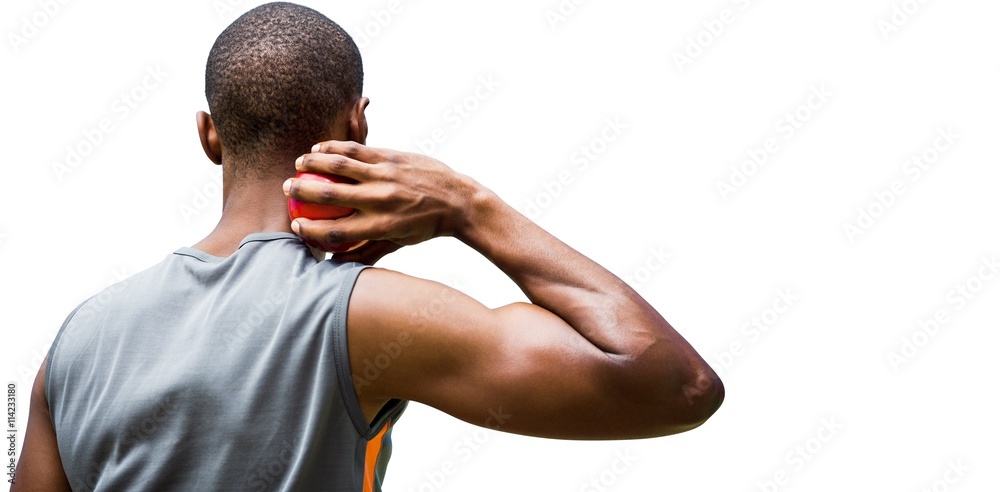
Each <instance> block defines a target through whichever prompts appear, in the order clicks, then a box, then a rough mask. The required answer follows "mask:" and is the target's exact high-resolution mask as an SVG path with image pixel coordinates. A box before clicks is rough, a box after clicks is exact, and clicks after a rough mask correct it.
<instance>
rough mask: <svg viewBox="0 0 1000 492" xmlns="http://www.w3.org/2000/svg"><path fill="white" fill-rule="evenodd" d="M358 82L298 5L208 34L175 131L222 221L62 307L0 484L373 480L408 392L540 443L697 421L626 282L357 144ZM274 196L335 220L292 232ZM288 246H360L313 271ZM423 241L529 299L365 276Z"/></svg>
mask: <svg viewBox="0 0 1000 492" xmlns="http://www.w3.org/2000/svg"><path fill="white" fill-rule="evenodd" d="M361 93H362V66H361V57H360V54H359V53H358V50H357V47H356V46H355V44H354V43H353V41H352V40H351V39H350V37H349V36H348V35H347V34H346V33H345V32H344V31H343V30H342V29H341V28H340V27H339V26H338V25H337V24H335V23H334V22H332V21H330V20H329V19H327V18H326V17H324V16H322V15H321V14H319V13H318V12H316V11H313V10H311V9H307V8H304V7H300V6H297V5H293V4H288V3H272V4H267V5H263V6H261V7H258V8H255V9H253V10H251V11H250V12H248V13H247V14H245V15H243V16H242V17H240V18H239V19H237V20H236V21H235V22H233V24H232V25H230V26H229V27H228V28H227V29H226V30H225V31H224V32H223V33H222V34H221V35H220V36H219V38H218V40H217V41H216V43H215V45H214V46H213V48H212V50H211V53H210V55H209V59H208V64H207V70H206V95H207V99H208V103H209V109H210V111H211V115H209V114H206V113H204V112H201V113H199V114H198V117H197V122H198V133H199V135H200V137H201V142H202V146H203V147H204V150H205V153H206V154H207V156H208V157H209V159H211V160H212V161H213V162H214V163H216V164H220V165H222V170H223V179H224V191H223V213H222V218H221V220H220V221H219V224H218V225H217V227H216V228H215V230H213V231H212V233H211V234H209V235H208V236H207V237H206V238H205V239H203V240H202V241H200V242H199V243H197V244H195V245H194V246H193V247H182V248H180V249H178V250H177V251H175V252H174V253H173V254H171V255H169V256H168V257H167V258H166V259H165V260H164V261H163V262H161V263H160V264H158V265H156V266H154V267H152V268H150V269H149V270H146V271H144V272H141V273H138V274H136V275H134V276H133V277H131V278H130V279H127V280H126V281H124V282H123V283H122V284H120V285H116V286H112V287H110V288H109V289H108V290H107V291H105V292H102V293H101V294H98V295H96V296H94V297H93V298H91V299H89V300H87V301H85V302H84V303H83V304H81V305H80V306H79V307H78V308H77V309H76V310H75V311H74V312H73V313H71V314H70V316H69V317H68V319H67V320H66V322H65V324H64V325H63V327H62V329H61V330H60V332H59V335H58V336H57V337H56V339H55V341H54V342H53V346H52V348H51V350H50V352H49V355H48V357H47V358H46V361H45V362H43V364H42V367H41V368H40V370H39V372H38V376H37V377H36V380H35V385H34V389H33V391H32V396H31V409H30V413H29V422H28V428H27V434H26V438H25V444H24V449H23V455H22V457H21V460H20V463H19V466H18V470H17V475H16V476H17V480H16V483H15V485H14V487H13V489H12V490H14V491H28V490H69V489H71V488H72V490H185V491H187V490H333V491H377V490H380V489H381V480H382V477H383V476H384V472H385V466H386V463H387V459H388V455H389V435H390V433H391V428H392V426H393V425H394V423H395V422H396V421H397V419H398V418H399V416H400V414H401V413H402V412H403V410H404V408H405V405H406V402H407V401H409V400H414V401H418V402H422V403H425V404H428V405H430V406H433V407H436V408H438V409H440V410H442V411H444V412H447V413H449V414H451V415H453V416H455V417H457V418H460V419H462V420H465V421H467V422H470V423H473V424H476V425H482V426H487V427H492V428H497V429H500V430H503V431H506V432H514V433H520V434H525V435H533V436H544V437H552V438H562V439H632V438H645V437H654V436H663V435H668V434H673V433H678V432H683V431H686V430H689V429H692V428H694V427H697V426H698V425H700V424H702V423H703V422H705V420H706V419H708V418H709V416H711V415H712V414H713V413H714V412H715V410H716V409H717V408H718V407H719V405H720V404H721V402H722V399H723V386H722V383H721V382H720V381H719V379H718V377H717V376H716V374H715V373H714V372H713V371H712V370H711V369H710V368H709V366H708V365H707V364H706V363H705V361H704V360H702V358H701V357H700V356H699V355H698V354H697V353H696V352H695V351H694V349H693V348H692V347H691V346H690V345H688V343H687V342H686V341H685V340H684V339H683V338H682V337H681V336H680V335H679V334H678V333H677V332H676V331H674V330H673V328H672V327H671V326H670V325H669V324H668V323H667V322H666V321H665V320H664V319H663V318H662V317H661V316H660V315H659V314H658V313H657V312H656V311H655V310H654V309H653V308H652V307H651V306H650V305H649V304H648V303H647V302H646V301H645V300H643V299H642V298H641V297H640V296H639V295H638V294H637V293H636V292H635V291H634V290H632V289H631V288H630V287H628V285H626V284H625V283H624V282H622V281H621V280H620V279H618V278H617V277H615V276H614V275H612V274H611V273H609V272H608V271H607V270H605V269H604V268H602V267H601V266H599V265H597V264H596V263H594V262H592V261H591V260H589V259H588V258H586V257H584V256H583V255H581V254H580V253H578V252H576V251H574V250H573V249H572V248H570V247H569V246H567V245H565V244H564V243H562V242H560V241H559V240H558V239H556V238H555V237H553V236H551V235H549V234H548V233H547V232H545V231H544V230H542V229H541V228H539V227H538V226H537V225H535V224H533V223H532V222H531V221H529V220H528V219H526V218H525V217H523V216H522V215H520V214H519V213H517V212H516V211H514V210H513V209H512V208H511V207H509V206H508V205H507V204H505V203H504V202H502V201H501V200H500V199H499V198H498V197H497V196H496V195H495V194H494V193H492V192H491V191H490V190H488V189H486V188H484V187H483V186H482V185H480V184H479V183H477V182H476V181H474V180H473V179H471V178H469V177H467V176H462V175H459V174H457V173H455V172H454V171H452V170H451V169H449V168H448V167H447V166H445V165H444V164H442V163H441V162H438V161H436V160H434V159H432V158H429V157H426V156H422V155H416V154H408V153H401V152H395V151H391V150H384V149H376V148H371V147H367V146H365V145H364V144H365V139H366V136H367V132H368V125H367V121H366V119H365V109H366V107H367V105H368V99H367V98H365V97H362V96H361ZM315 142H323V143H321V144H318V145H316V146H315V147H313V144H314V143H315ZM310 149H311V150H310ZM303 154H304V155H303ZM293 163H294V167H293ZM296 169H299V170H308V171H315V172H323V173H330V174H337V175H341V176H345V177H348V178H352V179H353V180H356V181H357V183H356V184H326V183H319V182H314V181H306V180H295V179H288V178H289V176H291V175H293V174H294V172H295V170H296ZM289 196H290V197H295V198H297V199H301V200H307V201H312V202H316V203H324V204H333V205H340V206H345V207H350V208H355V209H357V212H356V213H355V214H353V215H352V216H350V217H347V218H344V219H340V220H336V221H309V220H305V219H298V220H296V221H295V222H293V223H290V221H289V219H288V210H287V203H286V200H287V198H288V197H289ZM300 236H301V237H304V238H310V239H314V240H318V241H326V242H334V243H342V242H349V241H355V240H365V239H367V240H371V241H372V242H371V243H370V244H368V245H366V246H365V247H363V248H361V249H360V250H358V251H356V252H352V253H348V254H343V255H338V256H336V257H335V258H334V259H332V260H321V259H320V258H321V257H322V255H321V254H319V253H318V252H314V251H311V250H310V249H309V248H308V247H307V246H306V245H305V244H304V243H303V241H302V238H301V237H300ZM437 236H453V237H456V238H458V239H460V240H461V241H463V242H464V243H465V244H467V245H468V246H469V247H471V248H473V249H475V250H476V251H478V252H480V253H481V254H483V255H484V256H485V257H486V258H488V259H489V260H490V261H492V262H493V263H494V264H495V265H496V266H497V267H498V268H500V269H501V270H502V271H503V272H504V273H506V274H507V275H508V276H509V277H510V278H511V279H512V280H513V281H514V282H516V283H517V285H519V286H520V288H521V289H522V290H523V291H524V293H525V294H526V295H527V297H528V298H529V299H530V301H531V303H530V304H528V303H514V304H511V305H508V306H504V307H500V308H497V309H488V308H486V307H484V306H483V305H481V304H480V303H478V302H477V301H475V300H473V299H471V298H469V297H467V296H465V295H463V294H462V293H460V292H458V291H455V290H453V289H451V288H449V287H446V286H444V285H441V284H438V283H435V282H431V281H427V280H421V279H417V278H413V277H409V276H407V275H404V274H402V273H397V272H393V271H389V270H384V269H378V268H369V267H368V265H371V264H374V263H375V262H376V261H377V260H378V259H379V258H381V257H382V256H384V255H386V254H388V253H391V252H392V251H394V250H396V249H398V248H400V247H402V246H405V245H411V244H416V243H419V242H422V241H425V240H427V239H430V238H433V237H437ZM514 238H516V240H514Z"/></svg>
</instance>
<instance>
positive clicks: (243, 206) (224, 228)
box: [193, 177, 292, 257]
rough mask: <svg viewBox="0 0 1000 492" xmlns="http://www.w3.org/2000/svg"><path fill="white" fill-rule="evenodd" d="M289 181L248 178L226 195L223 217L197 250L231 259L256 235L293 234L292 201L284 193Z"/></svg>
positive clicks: (224, 195)
mask: <svg viewBox="0 0 1000 492" xmlns="http://www.w3.org/2000/svg"><path fill="white" fill-rule="evenodd" d="M285 179H286V178H281V177H273V178H266V179H260V180H251V179H245V180H241V181H240V182H238V183H233V184H232V185H231V186H225V187H224V188H227V189H226V190H225V191H224V192H223V197H224V198H223V204H222V218H221V219H219V223H218V225H216V226H215V229H214V230H213V231H212V233H211V234H209V235H208V236H207V237H205V239H202V240H201V241H199V242H198V243H197V244H195V245H194V246H193V247H194V248H195V249H199V250H201V251H204V252H206V253H208V254H210V255H213V256H220V257H227V256H229V255H231V254H233V253H234V252H236V249H237V248H238V247H239V245H240V241H242V240H243V238H245V237H247V235H249V234H253V233H255V232H292V229H291V227H290V220H289V219H288V201H287V200H288V199H287V197H285V194H284V192H282V191H281V184H282V183H283V182H284V180H285Z"/></svg>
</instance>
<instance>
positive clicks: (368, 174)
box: [295, 153, 372, 181]
mask: <svg viewBox="0 0 1000 492" xmlns="http://www.w3.org/2000/svg"><path fill="white" fill-rule="evenodd" d="M295 170H296V171H300V172H313V173H325V174H336V175H337V176H343V177H345V178H351V179H353V180H355V181H368V180H370V179H371V178H372V165H371V164H368V163H366V162H361V161H358V160H355V159H352V158H350V157H347V156H344V155H340V154H324V153H312V154H304V155H302V156H299V158H298V159H296V160H295Z"/></svg>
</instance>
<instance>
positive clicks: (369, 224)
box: [292, 212, 386, 244]
mask: <svg viewBox="0 0 1000 492" xmlns="http://www.w3.org/2000/svg"><path fill="white" fill-rule="evenodd" d="M292 231H293V232H295V233H296V234H298V235H299V236H302V237H304V238H306V239H312V240H314V241H319V242H321V243H334V244H339V243H352V242H354V241H364V240H366V239H367V240H369V241H377V240H380V239H386V238H385V228H384V227H383V226H382V224H380V223H379V221H377V220H376V219H374V218H372V217H370V216H366V215H364V214H361V213H357V212H355V213H354V214H353V215H350V216H347V217H344V218H342V219H336V220H309V219H303V218H298V219H295V220H294V221H292Z"/></svg>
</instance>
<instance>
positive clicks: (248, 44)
mask: <svg viewBox="0 0 1000 492" xmlns="http://www.w3.org/2000/svg"><path fill="white" fill-rule="evenodd" d="M362 80H363V69H362V64H361V54H360V52H359V51H358V47H357V45H356V44H355V43H354V41H353V40H352V39H351V37H350V35H348V34H347V32H345V31H344V29H342V28H341V27H340V26H339V25H337V23H335V22H333V21H332V20H330V19H329V18H327V17H326V16H324V15H323V14H320V13H319V12H317V11H315V10H313V9H310V8H307V7H303V6H300V5H295V4H291V3H285V2H276V3H268V4H264V5H261V6H260V7H257V8H255V9H253V10H250V11H249V12H247V13H246V14H243V15H242V16H241V17H240V18H238V19H236V20H235V21H234V22H233V23H232V24H230V25H229V27H227V28H226V30H225V31H223V32H222V34H220V35H219V38H218V39H217V40H216V41H215V45H214V46H212V51H211V52H210V53H209V56H208V64H207V66H206V69H205V96H206V97H207V98H208V106H209V111H211V114H212V120H213V121H214V122H215V127H216V130H217V132H218V135H219V139H220V141H221V143H222V146H223V148H224V149H225V153H226V154H227V161H229V162H227V164H231V165H232V167H233V169H232V172H233V173H234V176H237V177H244V176H248V177H257V178H260V177H264V176H268V175H273V174H275V173H280V172H284V173H285V174H287V173H288V172H289V171H291V172H294V167H293V166H292V162H293V161H294V159H295V157H297V156H299V155H301V154H304V153H307V152H308V151H309V149H310V148H311V147H312V145H313V144H315V143H317V142H320V141H323V140H329V139H330V138H332V135H331V131H332V129H333V124H334V122H335V121H336V120H337V118H338V116H340V115H341V113H343V112H345V111H346V110H348V108H349V106H350V105H352V104H353V103H354V102H356V101H357V100H358V98H359V97H360V96H361V89H362ZM273 162H287V163H288V164H287V166H288V167H287V168H285V169H283V170H278V169H271V168H269V167H268V166H270V164H271V163H273Z"/></svg>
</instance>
